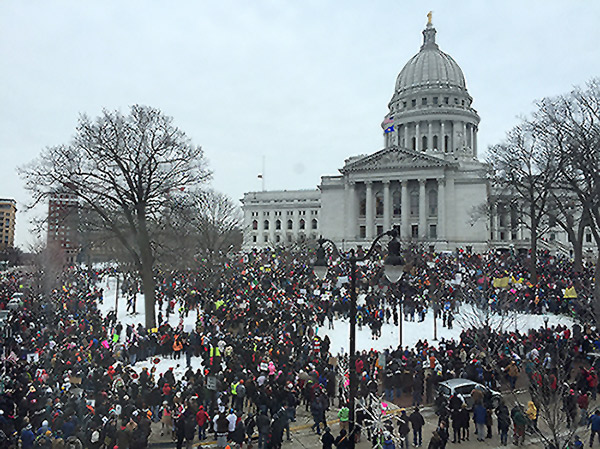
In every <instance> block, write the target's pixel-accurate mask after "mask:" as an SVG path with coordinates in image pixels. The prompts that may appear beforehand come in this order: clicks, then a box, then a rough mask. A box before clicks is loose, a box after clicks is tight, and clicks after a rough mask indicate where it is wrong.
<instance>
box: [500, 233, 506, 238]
mask: <svg viewBox="0 0 600 449" xmlns="http://www.w3.org/2000/svg"><path fill="white" fill-rule="evenodd" d="M504 237H506V236H505V235H504V231H503V232H501V233H500V240H504Z"/></svg>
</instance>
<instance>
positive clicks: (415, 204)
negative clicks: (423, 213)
mask: <svg viewBox="0 0 600 449" xmlns="http://www.w3.org/2000/svg"><path fill="white" fill-rule="evenodd" d="M410 215H412V216H413V217H415V216H418V215H419V191H418V190H412V191H411V192H410Z"/></svg>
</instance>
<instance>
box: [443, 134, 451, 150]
mask: <svg viewBox="0 0 600 449" xmlns="http://www.w3.org/2000/svg"><path fill="white" fill-rule="evenodd" d="M449 144H450V139H449V138H448V136H444V151H445V152H446V153H447V152H448V148H449V146H450V145H449Z"/></svg>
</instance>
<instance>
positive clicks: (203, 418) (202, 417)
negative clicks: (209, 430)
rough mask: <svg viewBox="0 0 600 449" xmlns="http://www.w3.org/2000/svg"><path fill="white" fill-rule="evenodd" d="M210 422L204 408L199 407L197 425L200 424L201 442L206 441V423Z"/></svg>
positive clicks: (199, 437) (199, 435)
mask: <svg viewBox="0 0 600 449" xmlns="http://www.w3.org/2000/svg"><path fill="white" fill-rule="evenodd" d="M208 421H209V419H208V413H206V410H204V407H203V406H200V407H198V413H196V423H197V424H198V439H199V440H200V441H202V440H205V439H206V423H207V422H208Z"/></svg>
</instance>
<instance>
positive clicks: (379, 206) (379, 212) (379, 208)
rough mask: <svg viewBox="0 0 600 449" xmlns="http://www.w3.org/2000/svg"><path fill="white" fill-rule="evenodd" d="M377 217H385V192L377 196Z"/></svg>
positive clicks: (378, 193)
mask: <svg viewBox="0 0 600 449" xmlns="http://www.w3.org/2000/svg"><path fill="white" fill-rule="evenodd" d="M375 215H376V216H377V217H381V216H383V192H377V193H376V194H375Z"/></svg>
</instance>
